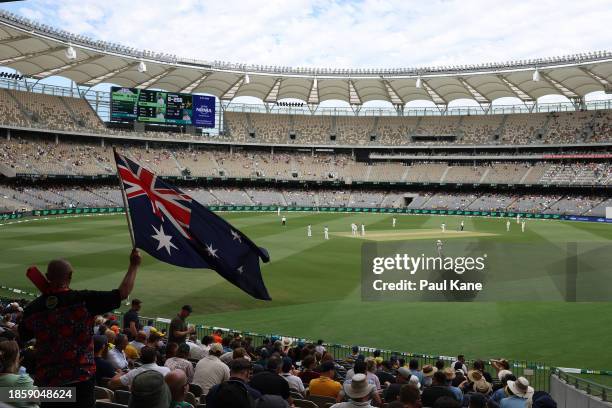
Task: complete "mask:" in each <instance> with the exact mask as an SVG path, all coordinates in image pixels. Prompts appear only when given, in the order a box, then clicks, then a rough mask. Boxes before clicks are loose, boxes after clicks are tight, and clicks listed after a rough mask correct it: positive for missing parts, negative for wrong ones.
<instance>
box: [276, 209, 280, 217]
mask: <svg viewBox="0 0 612 408" xmlns="http://www.w3.org/2000/svg"><path fill="white" fill-rule="evenodd" d="M276 215H277V216H279V217H280V207H276Z"/></svg>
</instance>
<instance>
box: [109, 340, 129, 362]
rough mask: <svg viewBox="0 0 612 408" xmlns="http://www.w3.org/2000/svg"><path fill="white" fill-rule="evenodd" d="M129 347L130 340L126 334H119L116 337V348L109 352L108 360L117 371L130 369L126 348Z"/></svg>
mask: <svg viewBox="0 0 612 408" xmlns="http://www.w3.org/2000/svg"><path fill="white" fill-rule="evenodd" d="M127 345H128V338H127V336H126V335H125V334H118V335H117V336H116V337H115V347H113V348H112V349H110V350H108V353H107V355H106V359H107V360H108V362H109V363H111V365H112V366H113V368H114V369H115V370H126V369H127V368H128V361H127V357H126V356H125V352H124V350H125V347H126V346H127Z"/></svg>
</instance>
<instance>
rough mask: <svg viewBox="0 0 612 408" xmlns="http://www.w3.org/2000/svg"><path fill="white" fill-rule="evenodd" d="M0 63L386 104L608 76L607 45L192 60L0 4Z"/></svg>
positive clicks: (611, 60) (233, 93) (590, 88)
mask: <svg viewBox="0 0 612 408" xmlns="http://www.w3.org/2000/svg"><path fill="white" fill-rule="evenodd" d="M0 66H6V67H10V68H13V69H15V70H17V71H18V72H20V73H21V74H23V75H26V76H29V77H33V78H37V79H42V78H46V77H49V76H53V75H59V76H63V77H66V78H69V79H71V80H73V81H74V82H76V83H77V84H79V85H84V86H95V85H97V84H100V83H107V82H108V83H115V84H118V85H120V86H126V87H136V88H156V89H164V90H167V91H171V92H187V93H208V94H212V95H215V96H217V97H219V98H221V99H223V100H231V99H233V98H235V97H238V96H253V97H257V98H260V99H262V100H263V101H264V102H276V101H278V100H281V99H286V98H296V99H300V100H303V101H305V102H307V103H312V104H318V103H319V102H323V101H326V100H331V99H336V100H342V101H346V102H348V103H349V104H351V105H361V104H363V103H365V102H368V101H373V100H381V101H388V102H390V103H392V104H394V105H404V104H406V103H408V102H410V101H413V100H430V101H432V102H433V103H435V104H436V105H441V106H443V105H448V103H449V102H451V101H453V100H455V99H464V98H466V99H473V100H475V101H476V102H478V103H480V104H490V103H491V102H492V101H493V100H495V99H498V98H502V97H516V98H519V99H520V100H522V101H524V102H532V101H535V100H537V98H539V97H541V96H544V95H551V94H557V95H564V96H566V97H567V98H568V99H570V100H572V101H574V102H578V101H579V100H580V99H581V98H582V97H584V96H585V95H586V94H588V93H591V92H595V91H602V90H605V91H607V92H610V91H611V84H610V83H611V82H612V53H611V52H608V51H603V52H595V53H587V54H579V55H571V56H564V57H554V58H543V59H537V60H523V61H513V62H505V63H491V64H482V65H470V66H463V65H462V66H442V67H424V68H392V69H389V68H387V69H333V68H331V69H330V68H290V67H275V66H260V65H245V64H231V63H225V62H219V61H214V62H204V61H197V60H191V59H185V58H179V57H177V56H175V55H169V54H161V53H155V52H152V51H146V50H137V49H134V48H129V47H124V46H121V45H117V44H113V43H108V42H105V41H99V40H93V39H90V38H87V37H84V36H81V35H75V34H71V33H68V32H65V31H61V30H57V29H55V28H53V27H50V26H48V25H44V24H38V23H36V22H33V21H31V20H28V19H26V18H23V17H20V16H17V15H15V14H12V13H9V12H6V11H3V10H0ZM536 71H537V74H536ZM534 74H535V75H534ZM536 77H538V78H537V79H538V80H537V81H536V80H534V79H536Z"/></svg>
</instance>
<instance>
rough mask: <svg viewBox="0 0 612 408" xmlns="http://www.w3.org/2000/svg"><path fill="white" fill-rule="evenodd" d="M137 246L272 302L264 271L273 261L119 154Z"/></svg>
mask: <svg viewBox="0 0 612 408" xmlns="http://www.w3.org/2000/svg"><path fill="white" fill-rule="evenodd" d="M115 161H116V163H117V172H118V175H119V178H120V180H121V182H122V183H123V186H124V189H125V195H126V196H127V202H128V206H129V214H130V219H131V221H132V228H133V232H134V241H135V245H136V247H138V248H140V249H142V250H144V251H145V252H147V253H148V254H149V255H152V256H154V257H155V258H157V259H159V260H160V261H162V262H166V263H169V264H172V265H177V266H182V267H184V268H209V269H214V270H215V271H216V272H217V273H218V274H219V275H221V276H222V277H224V278H225V279H227V280H228V281H230V282H231V283H233V284H234V285H236V286H238V287H239V288H240V289H242V290H243V291H245V292H246V293H248V294H249V295H251V296H253V297H254V298H256V299H262V300H271V298H270V295H269V294H268V290H267V289H266V285H265V284H264V281H263V278H262V276H261V270H260V269H259V259H260V258H261V260H262V261H264V262H268V261H269V260H270V257H269V256H268V252H267V251H266V250H265V249H264V248H260V247H258V246H257V245H255V243H253V241H251V240H250V239H249V238H248V237H247V236H246V235H244V234H243V233H242V232H240V231H238V230H237V229H236V228H234V227H232V226H231V225H230V224H229V223H228V222H227V221H225V220H224V219H223V218H221V217H219V216H217V215H216V214H215V213H213V212H212V211H210V210H208V209H207V208H206V207H204V206H203V205H201V204H200V203H198V202H197V201H195V200H194V199H192V198H191V197H190V196H189V195H187V194H185V193H183V192H182V191H181V190H179V189H178V188H176V187H174V186H171V185H169V184H167V183H165V182H164V181H163V180H161V179H160V178H159V177H157V175H155V174H153V173H152V172H151V171H149V170H148V169H146V168H144V167H142V166H141V165H139V164H138V163H136V162H134V161H132V160H130V159H128V158H127V157H125V156H123V155H121V154H119V153H117V152H115Z"/></svg>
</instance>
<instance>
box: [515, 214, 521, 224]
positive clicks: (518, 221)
mask: <svg viewBox="0 0 612 408" xmlns="http://www.w3.org/2000/svg"><path fill="white" fill-rule="evenodd" d="M516 223H517V224H520V223H521V214H516Z"/></svg>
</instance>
